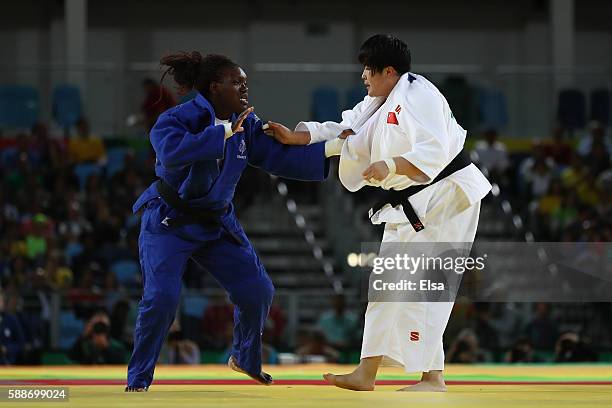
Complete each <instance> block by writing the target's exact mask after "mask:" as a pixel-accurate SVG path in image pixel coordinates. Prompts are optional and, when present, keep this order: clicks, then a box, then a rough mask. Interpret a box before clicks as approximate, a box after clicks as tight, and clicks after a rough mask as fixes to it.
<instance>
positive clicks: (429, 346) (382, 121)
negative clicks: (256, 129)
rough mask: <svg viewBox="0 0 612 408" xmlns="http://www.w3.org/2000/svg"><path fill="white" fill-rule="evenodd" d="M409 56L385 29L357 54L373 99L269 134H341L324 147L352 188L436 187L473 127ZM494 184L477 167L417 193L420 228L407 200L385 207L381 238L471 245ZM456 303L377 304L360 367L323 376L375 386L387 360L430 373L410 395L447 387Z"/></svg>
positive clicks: (300, 139) (295, 140)
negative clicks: (447, 350) (338, 117)
mask: <svg viewBox="0 0 612 408" xmlns="http://www.w3.org/2000/svg"><path fill="white" fill-rule="evenodd" d="M410 59H411V58H410V51H409V50H408V48H407V46H406V44H405V43H404V42H402V41H401V40H399V39H397V38H394V37H391V36H387V35H375V36H373V37H371V38H369V39H368V40H367V41H365V42H364V44H363V45H362V46H361V49H360V54H359V61H360V63H362V64H363V65H364V71H363V74H362V79H363V81H364V83H365V86H366V88H367V89H368V96H366V97H365V98H364V100H363V101H362V102H360V103H359V104H357V105H356V106H355V107H354V108H353V109H352V110H348V111H345V112H344V113H343V114H342V122H340V123H335V122H325V123H317V122H300V123H299V124H298V126H297V127H296V129H295V131H294V132H292V131H290V130H289V129H287V128H286V127H284V126H282V125H280V124H277V123H270V128H269V130H268V134H269V135H271V136H273V137H275V138H276V139H277V140H279V141H282V142H285V143H292V144H301V143H315V142H317V141H321V140H335V141H336V142H334V143H327V146H326V149H328V150H330V149H334V150H335V151H334V152H327V153H328V154H330V153H336V154H339V153H340V164H339V176H340V180H341V182H342V183H343V185H344V186H345V187H346V188H347V189H348V190H350V191H357V190H359V189H360V188H361V187H363V186H366V185H369V186H377V187H381V188H383V189H385V190H389V189H394V190H403V189H406V188H408V187H410V186H413V185H416V184H428V183H430V182H431V181H432V180H434V179H435V178H436V176H438V174H439V173H440V172H441V171H442V170H443V169H444V168H445V167H446V166H447V165H448V164H449V163H450V162H451V161H452V160H453V159H454V158H455V156H457V155H458V153H459V152H460V151H461V150H462V148H463V145H464V142H465V137H466V131H465V130H464V129H463V128H461V126H460V125H459V124H458V123H457V121H456V120H455V118H454V116H453V114H452V112H451V109H450V108H449V105H448V103H447V101H446V99H445V98H444V96H443V95H442V94H441V93H440V92H439V91H438V89H437V88H436V87H435V86H434V85H433V84H432V83H431V82H429V81H428V80H427V79H425V78H424V77H423V76H420V75H417V74H413V73H410V72H409V71H410ZM347 136H348V137H347ZM343 138H346V139H343ZM490 189H491V185H490V184H489V182H488V181H487V179H486V178H485V177H484V175H483V174H482V173H481V172H480V171H479V170H478V168H477V167H476V166H475V165H474V164H469V165H468V166H467V167H464V168H462V169H460V170H458V171H456V172H454V173H452V174H451V175H450V176H448V177H446V178H444V179H443V180H440V181H439V182H437V183H436V184H433V185H431V186H429V187H426V188H424V189H423V190H421V191H420V192H418V193H416V194H415V195H413V196H411V197H410V198H409V202H410V203H411V204H412V207H413V208H414V210H415V212H416V214H417V215H418V218H419V220H420V221H421V222H422V224H423V225H424V229H422V230H420V231H418V232H417V231H416V229H415V227H413V224H411V223H410V222H409V220H408V218H407V217H406V214H405V212H404V211H403V207H402V206H401V205H398V206H396V207H391V205H386V206H384V207H382V208H381V209H379V211H377V212H376V213H375V214H373V215H372V216H371V220H372V222H373V223H375V224H380V223H386V225H385V231H384V235H383V239H382V241H383V244H384V243H386V242H404V243H407V242H410V243H414V242H461V243H470V244H471V243H472V242H473V241H474V237H475V234H476V229H477V226H478V216H479V211H480V200H481V199H482V198H483V197H484V196H485V195H486V194H487V193H488V192H489V190H490ZM452 306H453V303H452V302H402V303H399V302H370V303H369V304H368V308H367V310H366V315H365V328H364V335H363V344H362V350H361V362H360V364H359V366H358V367H357V368H356V369H355V371H353V372H352V373H350V374H346V375H333V374H325V375H324V378H325V380H327V381H328V382H329V383H331V384H334V385H336V386H338V387H342V388H348V389H352V390H372V389H374V380H375V377H376V372H377V369H378V367H379V365H381V363H383V362H384V363H396V364H397V363H399V364H401V365H403V367H404V368H405V370H406V372H411V373H412V372H422V378H421V381H420V382H419V383H417V384H415V385H412V386H410V387H406V388H404V389H402V391H445V390H446V385H445V383H444V378H443V369H444V350H443V347H442V335H443V333H444V330H445V328H446V325H447V322H448V318H449V316H450V313H451V309H452ZM414 333H417V334H416V335H414Z"/></svg>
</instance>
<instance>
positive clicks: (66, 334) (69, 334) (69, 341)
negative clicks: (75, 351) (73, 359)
mask: <svg viewBox="0 0 612 408" xmlns="http://www.w3.org/2000/svg"><path fill="white" fill-rule="evenodd" d="M84 326H85V324H84V323H83V321H82V320H81V319H78V318H77V317H76V316H75V314H74V311H72V310H63V311H61V312H60V318H59V348H60V349H63V350H68V349H70V348H71V347H72V345H73V344H74V342H75V341H76V339H77V338H78V337H79V336H80V335H81V333H82V332H83V328H84Z"/></svg>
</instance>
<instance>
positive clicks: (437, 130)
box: [400, 92, 452, 182]
mask: <svg viewBox="0 0 612 408" xmlns="http://www.w3.org/2000/svg"><path fill="white" fill-rule="evenodd" d="M406 99H407V100H406V106H407V109H406V110H405V112H406V113H407V114H408V115H409V120H407V121H404V122H402V121H400V124H401V126H402V127H404V129H405V131H406V133H407V134H408V135H410V138H411V139H412V150H410V151H409V152H407V153H404V154H401V155H400V156H401V157H403V158H404V159H406V160H408V161H409V162H410V163H412V164H413V165H414V166H416V167H417V168H418V169H419V170H421V171H422V172H423V173H425V174H426V175H427V177H429V181H427V182H430V181H431V180H433V179H434V178H436V176H437V175H438V174H439V173H440V172H441V171H442V170H443V169H444V167H446V165H447V164H448V163H449V162H450V161H451V159H452V157H450V150H451V149H450V137H449V134H448V126H447V121H448V118H447V117H446V116H447V115H448V116H450V111H448V112H447V111H446V109H445V108H444V102H443V100H442V99H441V98H438V97H436V96H435V95H432V94H431V93H429V92H412V93H411V95H410V97H409V98H406Z"/></svg>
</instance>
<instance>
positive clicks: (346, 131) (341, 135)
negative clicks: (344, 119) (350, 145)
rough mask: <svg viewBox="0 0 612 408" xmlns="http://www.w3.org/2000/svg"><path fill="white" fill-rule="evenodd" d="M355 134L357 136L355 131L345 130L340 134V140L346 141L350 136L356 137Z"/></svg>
mask: <svg viewBox="0 0 612 408" xmlns="http://www.w3.org/2000/svg"><path fill="white" fill-rule="evenodd" d="M354 134H355V132H353V129H346V130H343V131H342V133H340V135H339V136H338V137H339V138H340V139H346V138H347V137H349V136H350V135H354Z"/></svg>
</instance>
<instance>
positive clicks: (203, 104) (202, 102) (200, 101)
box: [193, 92, 215, 118]
mask: <svg viewBox="0 0 612 408" xmlns="http://www.w3.org/2000/svg"><path fill="white" fill-rule="evenodd" d="M193 100H194V102H195V104H196V105H198V106H199V107H200V108H202V109H205V110H209V111H211V112H212V117H213V118H214V117H215V109H214V108H213V106H212V104H211V103H210V102H208V99H206V98H205V97H204V96H203V95H202V94H201V93H199V92H198V93H197V94H196V97H195V98H194V99H193Z"/></svg>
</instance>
